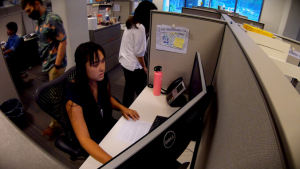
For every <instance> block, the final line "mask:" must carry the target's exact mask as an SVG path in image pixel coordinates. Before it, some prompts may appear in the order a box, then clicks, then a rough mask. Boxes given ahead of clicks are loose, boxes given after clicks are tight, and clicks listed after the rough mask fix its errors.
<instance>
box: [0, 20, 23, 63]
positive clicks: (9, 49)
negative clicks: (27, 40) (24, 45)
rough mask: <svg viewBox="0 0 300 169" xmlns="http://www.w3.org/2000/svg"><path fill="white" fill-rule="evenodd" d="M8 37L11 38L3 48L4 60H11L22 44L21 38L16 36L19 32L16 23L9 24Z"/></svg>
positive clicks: (7, 26)
mask: <svg viewBox="0 0 300 169" xmlns="http://www.w3.org/2000/svg"><path fill="white" fill-rule="evenodd" d="M6 28H7V35H8V36H9V38H8V41H7V42H6V44H5V45H4V47H3V48H2V51H3V55H4V58H6V59H7V58H9V57H10V56H12V55H13V53H14V51H15V50H16V49H17V48H18V46H19V45H20V43H21V40H20V37H19V36H18V35H16V33H17V31H18V25H17V24H16V23H15V22H9V23H8V24H7V25H6Z"/></svg>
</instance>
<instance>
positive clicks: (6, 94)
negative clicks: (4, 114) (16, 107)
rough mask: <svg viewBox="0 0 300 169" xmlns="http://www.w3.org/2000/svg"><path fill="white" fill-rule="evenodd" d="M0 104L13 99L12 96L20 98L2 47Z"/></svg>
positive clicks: (0, 53) (0, 55) (0, 58)
mask: <svg viewBox="0 0 300 169" xmlns="http://www.w3.org/2000/svg"><path fill="white" fill-rule="evenodd" d="M0 72H1V73H0V79H1V81H0V91H1V94H0V104H2V103H3V102H4V101H6V100H8V99H11V98H17V99H19V95H18V93H17V90H16V88H15V85H14V82H13V80H12V78H11V76H10V72H9V70H8V68H7V65H6V61H5V59H4V57H3V53H2V50H1V49H0Z"/></svg>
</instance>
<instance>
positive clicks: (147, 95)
mask: <svg viewBox="0 0 300 169" xmlns="http://www.w3.org/2000/svg"><path fill="white" fill-rule="evenodd" d="M152 92H153V89H151V88H148V87H146V88H145V89H144V90H143V91H142V93H141V94H140V95H139V96H138V97H137V98H136V100H135V101H134V102H133V103H132V105H131V106H130V109H133V110H136V111H137V112H138V113H139V115H140V121H143V122H147V123H151V124H152V123H153V121H154V119H155V117H156V116H157V115H159V116H164V117H169V116H170V115H172V114H173V113H174V112H175V111H176V110H178V109H179V107H176V108H174V107H170V106H169V105H168V104H167V102H166V95H160V96H154V95H153V93H152ZM125 121H126V119H125V118H124V117H123V116H122V117H121V118H120V119H119V121H118V122H117V123H116V124H115V126H114V127H113V128H112V129H111V130H110V131H109V133H108V134H107V135H106V136H105V137H104V139H103V140H102V141H101V142H100V144H99V146H100V147H101V148H102V149H103V150H104V151H106V152H107V153H108V154H110V155H111V156H112V157H114V156H116V155H118V154H119V153H121V152H122V151H123V150H125V149H126V148H127V147H129V146H130V145H131V144H130V143H127V142H124V141H121V140H118V139H117V138H116V137H117V134H118V132H119V131H120V130H121V128H122V125H123V123H124V122H125ZM100 166H102V164H101V163H100V162H98V161H97V160H95V159H94V158H93V157H91V156H89V157H88V158H87V159H86V161H85V162H84V163H83V164H82V166H81V167H80V169H89V168H98V167H100Z"/></svg>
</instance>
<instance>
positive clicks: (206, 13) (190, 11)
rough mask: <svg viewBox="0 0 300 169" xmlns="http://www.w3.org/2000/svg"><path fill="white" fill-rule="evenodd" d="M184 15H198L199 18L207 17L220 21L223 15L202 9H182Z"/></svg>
mask: <svg viewBox="0 0 300 169" xmlns="http://www.w3.org/2000/svg"><path fill="white" fill-rule="evenodd" d="M182 13H185V14H192V15H198V16H205V17H210V18H215V19H220V18H221V14H220V13H218V12H215V11H212V10H203V9H200V8H186V7H183V8H182Z"/></svg>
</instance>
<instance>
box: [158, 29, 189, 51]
mask: <svg viewBox="0 0 300 169" xmlns="http://www.w3.org/2000/svg"><path fill="white" fill-rule="evenodd" d="M188 42H189V29H186V28H183V27H174V28H173V27H172V26H168V25H157V29H156V49H157V50H165V51H169V52H176V53H183V54H186V53H187V47H188Z"/></svg>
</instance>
